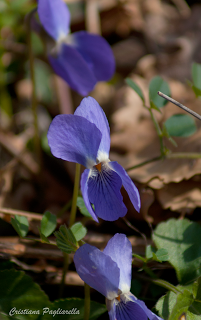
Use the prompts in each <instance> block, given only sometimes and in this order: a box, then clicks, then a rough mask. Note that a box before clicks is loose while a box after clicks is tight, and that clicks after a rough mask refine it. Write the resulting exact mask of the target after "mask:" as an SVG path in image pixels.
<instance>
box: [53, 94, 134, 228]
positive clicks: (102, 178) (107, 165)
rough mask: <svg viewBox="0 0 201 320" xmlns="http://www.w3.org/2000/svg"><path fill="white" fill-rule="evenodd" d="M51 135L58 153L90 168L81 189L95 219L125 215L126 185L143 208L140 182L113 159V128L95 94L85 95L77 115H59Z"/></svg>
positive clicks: (85, 172) (68, 159) (110, 219)
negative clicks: (137, 182) (137, 184)
mask: <svg viewBox="0 0 201 320" xmlns="http://www.w3.org/2000/svg"><path fill="white" fill-rule="evenodd" d="M47 137H48V143H49V146H50V148H51V152H52V154H53V155H54V156H55V157H57V158H61V159H63V160H66V161H72V162H77V163H80V164H82V165H83V166H85V167H86V168H87V169H85V171H84V172H83V174H82V177H81V190H82V195H83V199H84V202H85V205H86V207H87V209H88V211H89V213H90V214H91V216H92V218H93V219H94V220H95V221H97V222H98V219H97V217H100V218H102V219H104V220H108V221H114V220H117V219H118V218H119V217H124V216H125V214H126V213H127V208H126V206H125V205H124V203H123V197H122V195H121V192H120V189H121V187H122V185H123V186H124V188H125V189H126V191H127V193H128V195H129V197H130V200H131V202H132V204H133V206H134V207H135V209H136V210H137V211H138V212H139V210H140V196H139V192H138V190H137V188H136V186H135V185H134V183H133V182H132V180H131V179H130V177H129V176H128V174H127V173H126V171H125V170H124V169H123V168H122V167H121V166H120V165H119V164H118V163H117V162H115V161H110V160H109V151H110V128H109V124H108V121H107V118H106V115H105V113H104V111H103V109H102V108H101V107H100V106H99V104H98V102H97V101H96V100H95V99H94V98H92V97H88V98H84V99H83V100H82V102H81V104H80V106H79V107H78V108H77V109H76V110H75V113H74V115H67V114H62V115H58V116H56V117H55V118H54V119H53V121H52V123H51V125H50V128H49V131H48V134H47ZM92 204H93V205H94V207H95V209H93V207H92Z"/></svg>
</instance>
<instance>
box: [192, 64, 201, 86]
mask: <svg viewBox="0 0 201 320" xmlns="http://www.w3.org/2000/svg"><path fill="white" fill-rule="evenodd" d="M191 73H192V78H193V85H194V87H196V88H197V89H200V90H201V64H199V63H196V62H194V63H193V65H192V69H191Z"/></svg>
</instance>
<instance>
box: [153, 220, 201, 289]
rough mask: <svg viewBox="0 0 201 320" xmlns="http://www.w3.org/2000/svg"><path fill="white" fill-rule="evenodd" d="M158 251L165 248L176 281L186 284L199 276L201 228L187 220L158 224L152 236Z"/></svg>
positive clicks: (200, 273) (200, 272) (200, 270)
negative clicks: (173, 269) (174, 271)
mask: <svg viewBox="0 0 201 320" xmlns="http://www.w3.org/2000/svg"><path fill="white" fill-rule="evenodd" d="M153 240H154V242H155V244H156V246H157V248H158V249H160V248H166V250H167V251H168V254H169V259H168V261H169V263H170V264H171V265H172V266H173V267H174V268H175V270H176V274H177V278H178V281H179V282H180V283H181V284H185V283H188V282H190V281H192V280H193V279H196V278H197V277H199V276H200V275H201V267H200V265H201V246H200V245H199V244H200V243H201V227H200V226H199V224H197V223H195V222H190V221H189V220H187V219H183V220H176V219H170V220H168V221H166V222H163V223H160V224H159V225H158V226H157V227H156V229H155V231H154V234H153Z"/></svg>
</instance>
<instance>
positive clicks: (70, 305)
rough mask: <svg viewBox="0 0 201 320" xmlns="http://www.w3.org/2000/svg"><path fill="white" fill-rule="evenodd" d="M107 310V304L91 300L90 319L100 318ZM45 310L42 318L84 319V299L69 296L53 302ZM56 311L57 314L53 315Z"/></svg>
mask: <svg viewBox="0 0 201 320" xmlns="http://www.w3.org/2000/svg"><path fill="white" fill-rule="evenodd" d="M58 311H60V312H63V314H61V313H60V314H59V312H58ZM68 311H69V314H68ZM106 311H107V309H106V306H105V305H103V304H100V303H97V302H94V301H91V302H90V316H89V320H95V319H98V317H100V315H101V314H103V313H105V312H106ZM45 312H46V313H44V316H43V318H42V319H41V320H52V319H54V320H62V319H64V320H83V319H84V299H76V298H69V299H62V300H58V301H55V302H54V303H52V304H51V306H50V307H49V310H48V308H47V309H46V310H45ZM54 312H55V316H54V315H53V313H54ZM56 312H57V313H56ZM70 313H72V314H70ZM73 313H74V314H73Z"/></svg>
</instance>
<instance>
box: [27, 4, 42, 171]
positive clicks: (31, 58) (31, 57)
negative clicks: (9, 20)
mask: <svg viewBox="0 0 201 320" xmlns="http://www.w3.org/2000/svg"><path fill="white" fill-rule="evenodd" d="M34 13H35V9H34V10H33V11H31V12H30V13H29V14H28V15H27V44H28V55H29V67H30V77H31V83H32V97H31V107H32V114H33V121H34V131H35V132H34V147H35V151H36V156H37V161H38V163H39V168H40V169H41V146H40V136H39V129H38V117H37V95H36V81H35V72H34V55H33V50H32V42H31V17H32V15H33V14H34Z"/></svg>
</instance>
